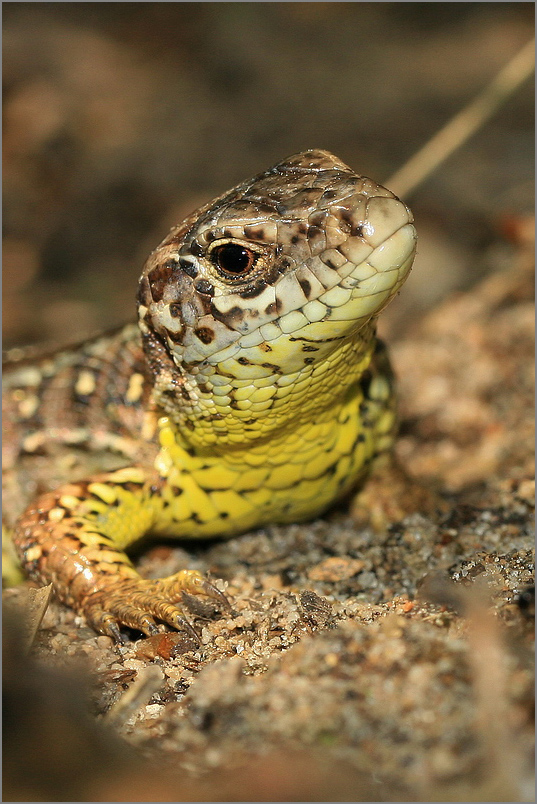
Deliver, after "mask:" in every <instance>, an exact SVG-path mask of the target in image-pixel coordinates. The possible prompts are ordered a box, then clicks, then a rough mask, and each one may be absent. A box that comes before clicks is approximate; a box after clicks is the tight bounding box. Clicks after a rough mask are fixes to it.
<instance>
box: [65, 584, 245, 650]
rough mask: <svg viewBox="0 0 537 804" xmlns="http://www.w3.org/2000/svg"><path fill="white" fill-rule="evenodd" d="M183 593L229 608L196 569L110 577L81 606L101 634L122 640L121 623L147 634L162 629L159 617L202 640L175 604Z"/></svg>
mask: <svg viewBox="0 0 537 804" xmlns="http://www.w3.org/2000/svg"><path fill="white" fill-rule="evenodd" d="M183 592H188V593H189V594H193V595H200V594H201V595H207V596H208V597H210V598H212V599H213V600H216V601H217V602H218V604H219V605H220V607H221V608H226V609H229V608H230V605H229V601H228V599H227V598H226V596H225V595H224V594H223V593H222V592H220V590H219V589H217V588H216V587H215V586H213V584H211V583H210V582H209V581H207V580H206V579H205V578H203V576H202V575H201V574H200V573H199V572H196V571H195V570H181V571H180V572H178V573H176V574H175V575H171V576H170V577H169V578H159V579H158V580H145V579H143V578H124V579H121V581H112V580H109V581H108V582H107V583H106V584H104V583H103V585H102V587H101V588H100V589H98V590H97V591H95V592H92V593H90V594H89V595H87V596H86V597H85V598H84V600H83V601H82V602H81V604H80V605H79V611H80V613H81V614H83V615H84V616H85V617H86V619H87V621H88V623H89V625H91V626H92V627H93V628H95V630H96V631H99V633H101V634H105V635H106V636H110V637H112V639H114V640H115V641H116V642H121V641H122V636H121V632H120V630H119V629H120V626H122V625H124V626H128V627H129V628H135V629H136V630H138V631H142V633H144V634H146V635H147V636H152V635H153V634H156V633H158V632H159V628H158V626H157V622H156V621H157V620H159V621H161V622H163V623H166V624H167V625H170V626H171V627H172V628H175V629H177V630H179V631H186V632H187V633H189V634H190V635H191V636H192V637H194V638H195V639H196V641H197V642H199V636H198V634H197V633H196V631H195V630H194V628H193V627H192V626H191V625H190V623H189V622H188V620H187V619H186V618H185V617H184V615H183V613H182V611H181V609H179V608H178V607H177V606H176V605H174V604H175V603H176V602H177V601H178V600H180V598H181V595H182V593H183Z"/></svg>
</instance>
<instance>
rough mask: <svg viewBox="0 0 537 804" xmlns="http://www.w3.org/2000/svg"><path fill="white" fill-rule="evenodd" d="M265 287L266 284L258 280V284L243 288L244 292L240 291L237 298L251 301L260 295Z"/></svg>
mask: <svg viewBox="0 0 537 804" xmlns="http://www.w3.org/2000/svg"><path fill="white" fill-rule="evenodd" d="M266 286H267V283H266V282H264V281H263V280H260V281H259V282H256V284H255V285H250V287H247V288H244V290H241V292H240V293H239V296H240V297H241V298H242V299H253V298H255V297H256V296H259V294H260V293H263V291H264V290H265V288H266Z"/></svg>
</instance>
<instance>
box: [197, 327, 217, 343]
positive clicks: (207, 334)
mask: <svg viewBox="0 0 537 804" xmlns="http://www.w3.org/2000/svg"><path fill="white" fill-rule="evenodd" d="M194 335H196V336H197V337H198V338H199V340H200V341H201V342H202V343H212V342H213V340H214V331H213V330H212V329H211V328H210V327H198V329H195V330H194Z"/></svg>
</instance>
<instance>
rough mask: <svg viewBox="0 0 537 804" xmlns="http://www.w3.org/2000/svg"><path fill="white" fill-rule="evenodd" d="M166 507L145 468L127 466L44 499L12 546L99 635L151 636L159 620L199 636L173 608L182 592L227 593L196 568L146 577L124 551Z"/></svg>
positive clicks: (219, 597)
mask: <svg viewBox="0 0 537 804" xmlns="http://www.w3.org/2000/svg"><path fill="white" fill-rule="evenodd" d="M161 505H162V501H161V500H160V497H159V496H158V488H156V487H155V486H154V485H152V484H151V482H150V481H149V480H148V479H147V477H146V476H145V473H144V472H143V471H142V470H140V469H138V468H127V469H121V470H118V471H116V472H110V473H107V474H102V475H98V476H95V477H94V478H91V479H89V480H87V481H83V482H78V483H72V484H69V485H65V486H62V487H61V488H59V489H58V490H56V491H54V492H50V493H47V494H44V495H42V496H41V497H40V498H38V499H37V501H36V502H35V503H33V504H32V505H31V506H30V507H29V508H27V510H26V511H25V513H24V514H23V515H22V516H21V517H20V518H19V520H18V522H17V523H16V526H15V531H14V535H13V541H14V544H15V546H16V549H17V552H18V554H19V556H20V558H21V561H22V564H23V566H24V568H25V570H26V571H27V573H28V574H29V575H30V577H32V578H34V579H35V580H38V581H40V582H42V583H50V582H52V583H53V585H54V589H55V592H56V594H57V595H58V597H59V598H60V599H61V600H62V601H63V602H64V603H67V604H68V605H69V606H71V607H73V608H74V609H76V610H77V611H78V612H79V613H81V614H83V615H84V616H85V617H86V620H87V621H88V623H89V624H90V625H91V626H92V627H93V628H95V629H96V630H97V631H99V632H100V633H102V634H106V635H107V636H111V637H112V638H113V639H115V640H116V641H120V639H121V636H120V631H119V626H120V625H126V626H130V627H131V628H136V629H138V630H140V631H142V632H143V633H145V634H148V635H150V634H153V633H155V632H156V631H157V630H158V628H157V624H156V620H160V621H163V622H165V623H167V624H168V625H171V626H173V627H174V628H177V629H184V630H188V631H190V632H191V633H194V632H193V629H192V627H191V626H190V625H189V623H188V621H187V620H185V618H184V616H183V614H182V612H181V610H180V609H179V608H177V606H175V605H174V603H175V602H177V601H178V600H179V599H180V598H181V594H182V592H189V593H191V594H205V595H208V596H210V597H212V598H215V599H216V600H218V601H219V603H220V604H223V605H229V604H228V603H227V600H226V598H225V596H224V595H223V594H222V593H221V592H220V591H219V590H218V589H216V588H215V587H214V586H213V585H212V584H210V583H209V582H208V581H206V580H205V579H204V578H203V576H202V575H201V574H200V573H199V572H196V571H193V570H182V571H180V572H178V573H176V574H175V575H172V576H170V577H169V578H163V579H159V580H145V579H143V578H141V577H140V575H139V574H138V573H137V571H136V570H135V568H134V567H133V565H132V563H131V561H130V560H129V558H128V556H127V555H126V553H125V552H124V548H125V547H127V546H128V545H129V544H131V543H133V542H135V541H137V540H138V539H139V538H141V537H142V536H143V535H144V534H145V533H147V532H148V531H149V530H150V529H151V527H152V525H154V523H155V522H156V521H157V520H158V514H159V507H160V506H161Z"/></svg>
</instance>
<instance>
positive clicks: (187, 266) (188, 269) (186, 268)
mask: <svg viewBox="0 0 537 804" xmlns="http://www.w3.org/2000/svg"><path fill="white" fill-rule="evenodd" d="M179 267H180V268H181V270H182V271H183V273H185V274H186V275H187V276H190V277H192V279H195V278H196V277H197V275H198V269H197V266H196V265H195V264H194V263H193V262H190V260H185V259H183V258H181V259H180V260H179Z"/></svg>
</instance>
